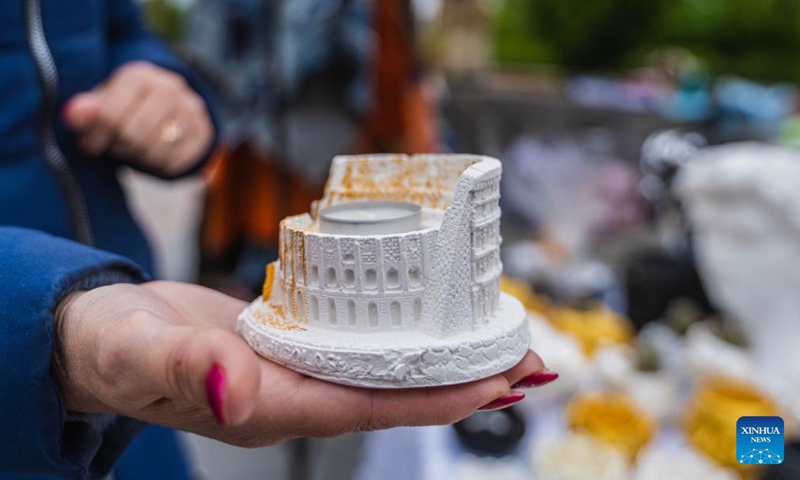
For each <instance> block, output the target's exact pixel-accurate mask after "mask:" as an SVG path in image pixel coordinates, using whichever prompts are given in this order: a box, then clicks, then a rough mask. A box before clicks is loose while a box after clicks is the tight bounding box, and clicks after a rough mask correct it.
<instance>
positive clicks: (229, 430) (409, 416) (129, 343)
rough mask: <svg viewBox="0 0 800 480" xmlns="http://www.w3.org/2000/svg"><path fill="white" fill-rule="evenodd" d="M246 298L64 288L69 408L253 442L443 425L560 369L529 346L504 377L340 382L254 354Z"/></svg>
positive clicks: (511, 398)
mask: <svg viewBox="0 0 800 480" xmlns="http://www.w3.org/2000/svg"><path fill="white" fill-rule="evenodd" d="M245 305H246V304H245V303H244V302H241V301H239V300H235V299H232V298H230V297H227V296H225V295H223V294H221V293H217V292H215V291H212V290H209V289H206V288H203V287H198V286H194V285H188V284H181V283H173V282H153V283H147V284H143V285H141V286H133V285H113V286H108V287H102V288H98V289H95V290H91V291H89V292H77V293H73V294H71V295H70V296H68V297H67V298H66V299H65V300H64V301H62V303H61V304H60V305H59V308H58V310H57V312H56V327H57V332H58V333H57V338H58V347H57V349H56V352H57V353H56V366H57V367H56V377H57V381H58V383H59V385H60V386H61V389H62V392H63V394H64V397H65V399H66V404H67V408H68V409H70V410H72V411H78V412H98V413H100V412H106V413H116V414H121V415H126V416H129V417H134V418H138V419H141V420H145V421H148V422H151V423H157V424H161V425H166V426H169V427H174V428H178V429H181V430H187V431H190V432H195V433H198V434H200V435H204V436H207V437H211V438H216V439H218V440H222V441H224V442H228V443H232V444H235V445H240V446H248V447H255V446H261V445H269V444H273V443H276V442H280V441H284V440H287V439H290V438H293V437H298V436H334V435H340V434H345V433H350V432H356V431H366V430H376V429H383V428H389V427H395V426H409V425H433V424H449V423H453V422H456V421H458V420H460V419H462V418H464V417H467V416H469V415H470V414H472V413H473V412H474V411H475V410H476V409H479V408H480V407H481V406H487V404H488V406H489V407H490V408H501V407H504V406H508V405H510V404H511V403H515V401H518V400H519V399H521V397H522V396H523V395H522V394H521V392H517V391H514V390H512V389H511V385H515V386H518V387H519V388H525V387H531V386H535V385H537V384H541V383H544V382H546V381H548V380H552V379H553V378H554V375H555V374H553V373H550V372H547V371H545V370H544V368H543V365H542V362H541V360H540V359H539V358H538V357H537V356H536V355H535V354H533V353H529V354H528V355H527V356H526V357H525V358H524V359H523V360H522V362H520V363H519V364H518V365H517V366H516V367H514V368H512V369H511V370H509V371H507V372H505V373H504V374H502V375H495V376H493V377H490V378H487V379H484V380H480V381H477V382H472V383H468V384H463V385H454V386H446V387H436V388H418V389H406V390H372V389H361V388H353V387H345V386H341V385H336V384H332V383H328V382H324V381H321V380H316V379H314V378H309V377H306V376H304V375H301V374H298V373H296V372H293V371H291V370H288V369H286V368H284V367H281V366H279V365H277V364H275V363H272V362H270V361H267V360H265V359H263V358H261V357H259V356H258V355H256V354H255V353H254V352H253V351H252V350H251V349H250V347H249V346H248V345H247V343H245V341H244V340H242V339H241V338H240V337H239V336H237V335H236V334H235V333H234V328H235V322H236V317H237V315H238V314H239V312H240V311H241V310H242V309H243V308H244V307H245ZM499 399H500V400H499ZM498 400H499V401H498Z"/></svg>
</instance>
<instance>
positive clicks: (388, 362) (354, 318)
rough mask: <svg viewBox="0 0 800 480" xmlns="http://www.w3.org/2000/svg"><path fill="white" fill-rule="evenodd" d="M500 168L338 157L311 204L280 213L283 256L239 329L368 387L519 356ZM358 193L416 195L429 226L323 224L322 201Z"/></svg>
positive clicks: (440, 379)
mask: <svg viewBox="0 0 800 480" xmlns="http://www.w3.org/2000/svg"><path fill="white" fill-rule="evenodd" d="M500 174H501V164H500V162H499V161H498V160H496V159H494V158H489V157H482V156H474V155H415V156H411V157H408V156H405V155H373V156H341V157H336V158H335V159H334V161H333V165H332V167H331V172H330V178H329V179H328V184H327V185H326V188H325V195H324V197H323V198H322V200H320V201H317V202H315V204H314V205H313V206H312V213H311V214H307V213H306V214H303V215H297V216H293V217H288V218H286V219H284V220H283V221H282V222H281V238H280V241H281V247H280V258H279V260H278V261H277V262H275V263H273V264H270V265H269V266H268V267H267V279H266V281H265V284H264V292H263V295H262V297H260V298H258V299H256V300H255V301H254V302H253V303H252V304H251V305H250V306H249V307H248V308H247V309H246V310H245V311H244V312H242V314H241V315H240V317H239V320H238V327H237V328H238V331H239V333H240V334H241V335H242V336H243V337H244V338H245V339H246V341H247V342H248V343H249V344H250V346H251V347H252V348H253V349H254V350H255V351H257V352H258V353H259V354H261V355H263V356H264V357H266V358H268V359H270V360H272V361H274V362H277V363H280V364H282V365H285V366H287V367H289V368H291V369H293V370H296V371H298V372H301V373H303V374H306V375H309V376H312V377H317V378H321V379H324V380H329V381H332V382H336V383H342V384H348V385H356V386H363V387H376V388H407V387H421V386H435V385H446V384H455V383H463V382H468V381H472V380H476V379H479V378H484V377H487V376H490V375H493V374H496V373H499V372H502V371H504V370H506V369H508V368H510V367H512V366H513V365H515V364H516V363H517V362H519V361H520V360H521V359H522V357H523V356H524V355H525V352H526V351H527V350H528V343H529V341H530V339H529V335H528V329H527V323H526V320H525V311H524V309H523V307H522V305H521V304H520V303H519V302H518V301H517V300H516V299H514V298H513V297H511V296H509V295H507V294H504V293H501V292H500V282H499V280H500V275H501V273H502V263H501V261H500V242H501V239H500V207H499V198H500ZM364 201H369V202H376V201H381V202H407V203H406V205H407V204H408V202H410V203H413V204H416V205H418V206H419V207H421V224H420V225H419V226H418V227H417V228H412V229H410V230H408V231H401V232H390V233H385V232H383V233H379V234H363V233H361V232H355V233H354V232H349V233H340V232H337V233H325V232H326V231H327V230H326V229H325V225H324V222H322V221H321V219H320V217H321V215H320V213H321V212H322V214H323V216H324V214H325V211H326V209H327V210H329V211H333V210H335V209H334V208H329V207H333V206H339V205H343V204H350V205H363V204H364V203H363V202H364ZM351 202H357V203H351ZM350 205H347V206H346V207H345V208H348V207H350ZM399 205H402V204H399ZM336 208H341V207H336ZM417 210H418V211H419V208H418V209H417Z"/></svg>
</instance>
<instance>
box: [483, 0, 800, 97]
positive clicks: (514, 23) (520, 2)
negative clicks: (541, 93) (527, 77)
mask: <svg viewBox="0 0 800 480" xmlns="http://www.w3.org/2000/svg"><path fill="white" fill-rule="evenodd" d="M495 35H496V37H495V40H496V42H495V48H496V57H497V59H498V61H499V62H500V63H506V64H512V63H513V64H519V63H555V64H558V65H560V66H562V67H564V68H565V69H567V70H615V69H619V68H629V67H635V66H640V65H642V64H643V63H644V62H645V61H646V56H647V55H648V54H649V53H650V52H652V51H653V50H655V49H657V48H661V47H670V46H682V47H685V48H687V49H689V50H690V51H691V52H693V53H694V54H695V55H697V56H699V57H700V58H701V59H702V60H703V61H705V62H706V63H707V65H708V66H709V69H710V71H711V72H712V73H713V74H724V73H733V74H739V75H742V76H745V77H748V78H753V79H756V80H766V81H771V80H792V81H798V82H800V61H798V60H800V0H589V1H586V0H505V1H504V4H503V7H502V8H501V9H500V10H499V12H498V13H497V16H496V18H495Z"/></svg>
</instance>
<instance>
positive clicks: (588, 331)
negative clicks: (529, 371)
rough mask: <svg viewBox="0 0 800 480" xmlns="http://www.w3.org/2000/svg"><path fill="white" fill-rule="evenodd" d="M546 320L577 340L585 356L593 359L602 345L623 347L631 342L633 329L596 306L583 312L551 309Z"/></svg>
mask: <svg viewBox="0 0 800 480" xmlns="http://www.w3.org/2000/svg"><path fill="white" fill-rule="evenodd" d="M546 317H547V319H548V320H550V322H551V323H552V324H553V326H554V327H555V328H557V329H558V330H560V331H562V332H564V333H566V334H568V335H570V336H572V337H574V338H575V339H577V340H578V341H579V342H580V344H581V346H582V347H583V353H584V354H586V356H587V357H592V356H594V353H595V352H596V351H597V349H598V348H599V347H602V346H604V345H625V344H629V343H631V341H632V340H633V334H634V332H633V327H632V326H631V324H630V322H629V321H628V319H626V318H625V317H622V316H620V315H617V314H616V313H614V312H613V311H611V310H610V309H609V308H607V307H605V306H603V305H602V304H600V303H597V304H595V305H592V306H591V307H590V308H589V309H588V310H585V311H584V310H577V309H573V308H558V309H551V310H550V311H549V312H548V313H547V315H546Z"/></svg>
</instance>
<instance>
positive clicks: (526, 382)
mask: <svg viewBox="0 0 800 480" xmlns="http://www.w3.org/2000/svg"><path fill="white" fill-rule="evenodd" d="M557 378H558V373H556V372H551V371H550V370H542V371H541V372H536V373H532V374H530V375H528V376H527V377H524V378H523V379H522V380H520V381H519V382H517V383H515V384H514V385H512V386H511V388H534V387H541V386H542V385H547V384H548V383H550V382H552V381H555V380H556V379H557Z"/></svg>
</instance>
